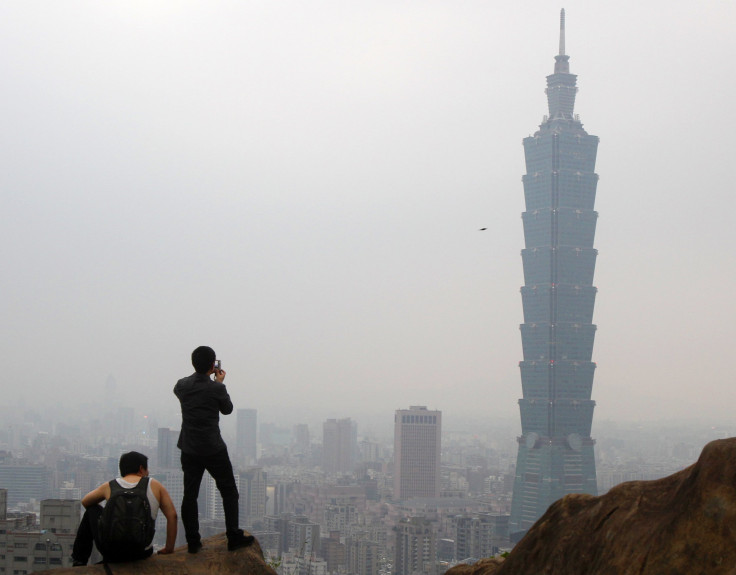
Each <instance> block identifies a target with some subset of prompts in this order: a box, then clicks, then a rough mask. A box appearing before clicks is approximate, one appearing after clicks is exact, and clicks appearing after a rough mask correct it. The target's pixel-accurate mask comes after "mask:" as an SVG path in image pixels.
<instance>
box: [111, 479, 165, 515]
mask: <svg viewBox="0 0 736 575" xmlns="http://www.w3.org/2000/svg"><path fill="white" fill-rule="evenodd" d="M115 481H117V482H118V485H120V487H125V489H133V487H135V486H136V485H138V481H136V482H135V483H131V482H130V481H125V479H123V478H122V477H118V478H117V479H115ZM151 483H153V479H149V480H148V489H146V495H147V496H148V504H149V505H150V506H151V517H153V519H154V520H155V519H156V515H158V499H156V496H155V495H154V494H153V489H151Z"/></svg>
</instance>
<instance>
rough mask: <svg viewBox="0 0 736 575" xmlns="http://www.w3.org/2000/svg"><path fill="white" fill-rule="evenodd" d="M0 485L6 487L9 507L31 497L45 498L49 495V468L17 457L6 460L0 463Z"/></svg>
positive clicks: (26, 500)
mask: <svg viewBox="0 0 736 575" xmlns="http://www.w3.org/2000/svg"><path fill="white" fill-rule="evenodd" d="M0 487H2V488H3V489H7V506H8V508H10V509H12V508H14V507H17V505H18V504H19V503H21V502H28V501H30V500H31V499H35V500H37V501H40V500H41V499H46V498H48V496H49V495H51V469H50V468H48V467H46V466H45V465H41V464H37V463H26V462H24V461H21V460H18V459H9V460H6V462H5V463H0Z"/></svg>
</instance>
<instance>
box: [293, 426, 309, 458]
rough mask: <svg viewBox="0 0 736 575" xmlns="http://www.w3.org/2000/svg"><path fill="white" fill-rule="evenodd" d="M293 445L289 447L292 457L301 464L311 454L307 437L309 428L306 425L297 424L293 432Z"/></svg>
mask: <svg viewBox="0 0 736 575" xmlns="http://www.w3.org/2000/svg"><path fill="white" fill-rule="evenodd" d="M292 436H293V444H292V446H291V453H292V456H293V457H295V458H296V459H297V460H301V462H303V461H305V460H306V459H307V458H308V457H309V455H310V453H311V443H310V441H311V440H310V437H309V426H308V425H307V424H306V423H297V424H296V425H295V426H294V428H293V430H292Z"/></svg>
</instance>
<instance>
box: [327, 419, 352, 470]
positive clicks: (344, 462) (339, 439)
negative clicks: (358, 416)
mask: <svg viewBox="0 0 736 575" xmlns="http://www.w3.org/2000/svg"><path fill="white" fill-rule="evenodd" d="M357 451H358V428H357V427H356V425H355V422H354V421H352V420H351V419H350V418H349V417H348V418H347V419H328V420H327V421H325V422H324V423H323V424H322V469H323V470H324V471H326V472H328V473H349V472H351V471H353V468H354V467H355V456H356V453H357Z"/></svg>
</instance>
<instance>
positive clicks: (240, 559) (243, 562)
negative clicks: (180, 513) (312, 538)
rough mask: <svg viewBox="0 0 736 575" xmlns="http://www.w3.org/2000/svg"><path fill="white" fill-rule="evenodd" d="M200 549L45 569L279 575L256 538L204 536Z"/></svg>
mask: <svg viewBox="0 0 736 575" xmlns="http://www.w3.org/2000/svg"><path fill="white" fill-rule="evenodd" d="M202 545H203V546H202V549H201V550H200V551H199V553H196V554H191V553H188V552H187V547H186V545H184V546H182V547H178V548H177V549H176V550H175V551H174V553H171V554H169V555H156V554H154V555H153V556H151V557H149V558H148V559H143V560H142V561H131V562H130V563H109V564H108V565H107V570H106V566H105V565H87V566H86V567H67V568H64V569H54V570H52V571H43V573H47V574H48V575H85V574H89V575H92V574H94V575H105V574H107V575H110V574H111V573H112V574H113V575H133V574H137V575H215V574H221V573H222V574H227V573H248V575H276V572H275V571H274V570H273V569H272V568H271V567H270V566H269V565H268V564H267V563H266V562H265V561H264V559H263V552H262V551H261V546H260V545H259V544H258V540H256V541H255V542H254V543H253V545H251V546H250V547H245V548H243V549H238V550H237V551H228V550H227V538H226V537H225V534H224V533H221V534H220V535H215V536H214V537H209V538H207V539H203V540H202Z"/></svg>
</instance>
